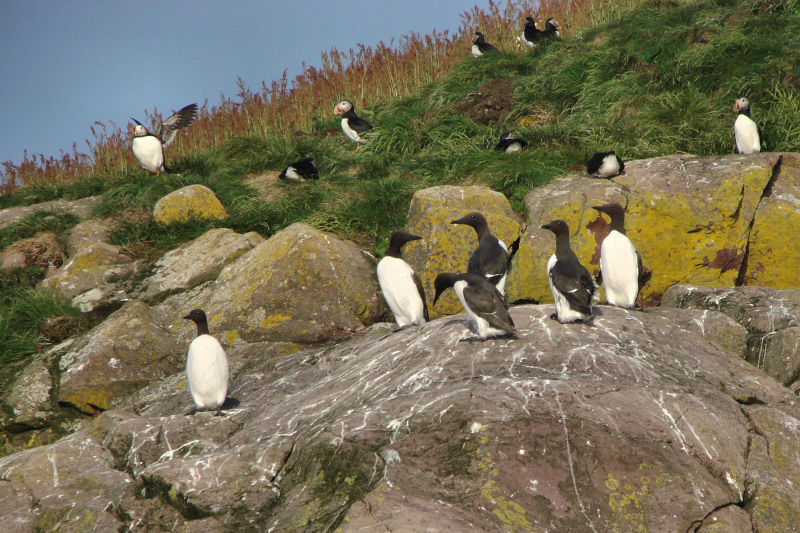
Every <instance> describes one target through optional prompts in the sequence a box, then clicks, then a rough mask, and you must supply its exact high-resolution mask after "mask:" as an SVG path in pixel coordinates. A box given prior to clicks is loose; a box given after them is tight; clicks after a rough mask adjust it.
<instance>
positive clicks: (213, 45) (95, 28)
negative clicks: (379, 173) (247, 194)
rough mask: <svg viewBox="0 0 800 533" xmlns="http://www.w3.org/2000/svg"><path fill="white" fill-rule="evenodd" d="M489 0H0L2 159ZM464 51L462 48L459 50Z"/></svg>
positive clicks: (428, 26)
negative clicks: (274, 0)
mask: <svg viewBox="0 0 800 533" xmlns="http://www.w3.org/2000/svg"><path fill="white" fill-rule="evenodd" d="M488 3H489V2H488V0H434V1H431V0H404V1H402V2H388V1H386V2H385V1H372V2H367V1H352V0H346V1H319V0H295V1H288V2H286V1H282V2H254V1H247V2H245V1H239V0H229V1H226V2H221V1H220V2H211V1H204V0H201V1H193V2H189V1H168V2H167V1H161V2H153V1H142V0H137V1H132V2H122V1H103V2H98V1H80V2H71V1H54V0H49V1H35V0H34V1H17V0H3V1H2V2H0V21H2V22H0V28H2V31H0V72H2V81H0V123H2V126H0V162H2V161H8V160H10V161H13V162H15V163H19V162H20V160H21V159H22V155H23V150H25V149H27V150H28V153H29V154H38V153H42V154H44V155H45V156H46V157H47V156H51V155H54V156H58V155H59V153H60V152H59V151H60V150H64V151H65V152H71V150H72V143H73V142H77V143H78V149H79V150H80V151H83V152H86V151H87V146H86V143H85V139H90V140H91V139H92V138H93V137H92V134H91V131H90V129H89V128H90V127H91V126H92V124H93V123H94V122H95V121H101V122H105V123H107V124H108V123H109V122H110V121H113V122H115V123H116V124H117V125H118V126H120V127H122V128H124V127H125V126H126V125H127V123H128V122H129V117H135V118H138V119H139V120H143V119H144V118H145V117H144V110H145V109H147V110H152V109H153V108H154V107H157V108H158V110H159V111H161V112H162V113H163V114H165V115H166V114H167V113H168V112H169V111H170V110H177V109H179V108H181V107H182V106H184V105H186V104H189V103H192V102H197V103H199V104H201V103H202V102H203V101H204V100H205V99H206V98H207V99H208V102H209V104H210V105H215V104H217V103H218V102H219V97H220V94H224V95H225V96H228V97H233V96H235V94H236V92H237V90H236V78H237V77H241V78H242V79H243V80H244V82H245V83H246V84H247V85H248V86H249V87H251V88H252V89H254V90H257V89H259V88H260V87H261V82H262V81H267V82H269V81H271V80H273V79H276V78H278V77H280V76H281V75H282V73H283V71H284V70H285V69H286V70H288V75H289V76H290V77H292V76H294V75H296V74H299V73H300V71H301V62H302V61H305V62H306V64H307V65H319V58H320V53H321V52H323V51H327V50H330V49H331V48H333V47H335V48H338V49H340V50H349V49H350V48H353V47H354V46H355V45H356V44H358V43H361V44H365V45H373V44H375V43H377V42H378V41H381V40H383V41H385V42H387V43H388V42H389V40H390V39H391V38H392V37H395V38H398V37H400V36H401V35H404V34H408V33H410V32H412V31H415V32H419V33H422V34H425V33H429V32H430V31H431V30H433V29H434V28H435V29H437V30H439V31H443V30H445V29H449V30H451V31H452V30H455V29H457V28H458V27H459V25H460V23H461V17H460V15H461V14H462V13H463V12H464V11H467V10H468V9H470V8H471V7H472V6H474V5H478V6H481V7H484V8H485V7H486V6H487V5H488ZM467 53H468V49H465V54H467Z"/></svg>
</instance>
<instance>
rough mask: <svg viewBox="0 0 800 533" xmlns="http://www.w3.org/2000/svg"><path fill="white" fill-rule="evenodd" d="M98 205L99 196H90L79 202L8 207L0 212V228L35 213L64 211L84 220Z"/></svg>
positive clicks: (61, 201)
mask: <svg viewBox="0 0 800 533" xmlns="http://www.w3.org/2000/svg"><path fill="white" fill-rule="evenodd" d="M99 203H100V197H99V196H90V197H88V198H82V199H80V200H52V201H50V202H42V203H39V204H35V205H27V206H24V207H9V208H8V209H2V210H0V228H5V227H7V226H10V225H11V224H15V223H17V222H20V221H21V220H22V219H24V218H25V217H27V216H28V215H31V214H33V213H35V212H37V211H66V212H67V213H72V214H74V215H77V216H79V217H80V218H82V219H86V218H88V217H89V216H90V215H91V213H92V210H93V209H94V207H95V206H96V205H97V204H99Z"/></svg>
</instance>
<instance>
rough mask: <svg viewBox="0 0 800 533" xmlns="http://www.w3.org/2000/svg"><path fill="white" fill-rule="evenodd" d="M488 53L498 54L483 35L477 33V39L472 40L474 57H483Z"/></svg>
mask: <svg viewBox="0 0 800 533" xmlns="http://www.w3.org/2000/svg"><path fill="white" fill-rule="evenodd" d="M488 52H497V48H495V47H494V46H492V45H491V44H489V43H487V42H486V41H485V40H484V38H483V34H482V33H481V32H479V31H476V32H475V38H474V39H472V55H473V56H474V57H481V56H482V55H483V54H486V53H488Z"/></svg>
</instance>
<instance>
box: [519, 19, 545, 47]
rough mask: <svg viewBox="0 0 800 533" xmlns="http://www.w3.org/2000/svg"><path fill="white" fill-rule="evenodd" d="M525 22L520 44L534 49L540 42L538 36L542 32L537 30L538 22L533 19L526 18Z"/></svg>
mask: <svg viewBox="0 0 800 533" xmlns="http://www.w3.org/2000/svg"><path fill="white" fill-rule="evenodd" d="M525 21H526V22H525V29H524V30H523V31H522V35H520V37H519V42H521V43H522V44H524V45H525V46H527V47H528V48H533V47H534V46H535V45H536V41H538V40H539V38H538V34H539V33H541V30H537V29H536V21H534V20H533V17H530V16H528V17H525Z"/></svg>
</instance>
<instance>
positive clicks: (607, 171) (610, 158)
mask: <svg viewBox="0 0 800 533" xmlns="http://www.w3.org/2000/svg"><path fill="white" fill-rule="evenodd" d="M728 131H730V130H728ZM597 174H598V175H600V176H603V177H604V178H609V177H611V176H616V175H617V174H619V161H617V156H616V155H607V156H605V157H604V158H603V164H602V165H600V168H599V169H597Z"/></svg>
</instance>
